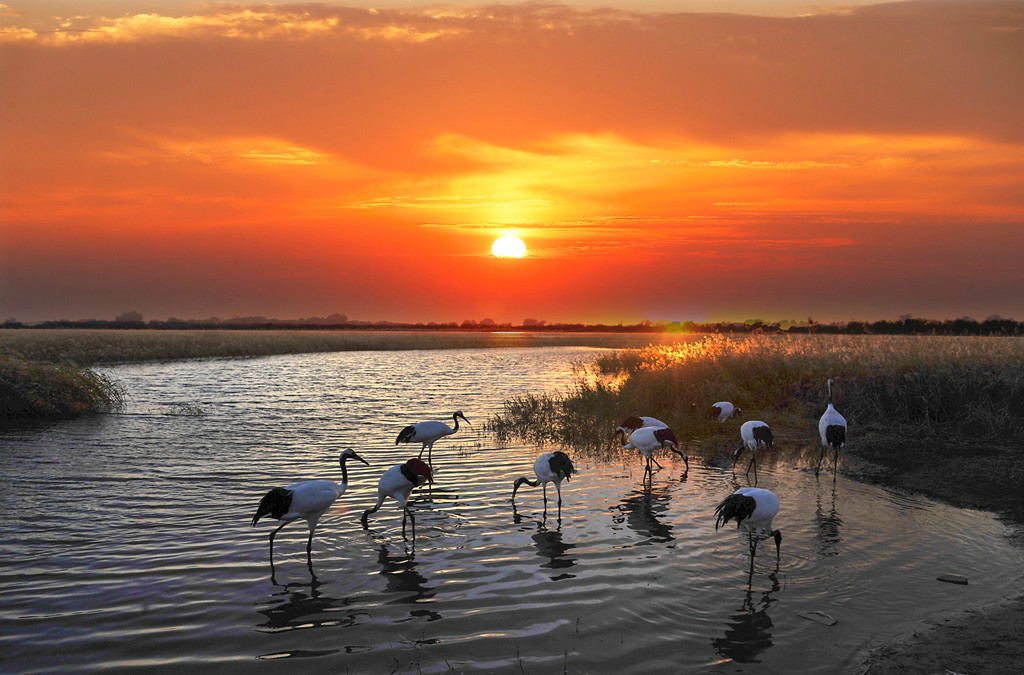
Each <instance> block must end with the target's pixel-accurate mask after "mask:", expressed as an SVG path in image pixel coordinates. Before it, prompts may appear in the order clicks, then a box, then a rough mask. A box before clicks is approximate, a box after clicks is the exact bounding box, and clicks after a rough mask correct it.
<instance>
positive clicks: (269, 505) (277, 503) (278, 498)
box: [252, 487, 292, 527]
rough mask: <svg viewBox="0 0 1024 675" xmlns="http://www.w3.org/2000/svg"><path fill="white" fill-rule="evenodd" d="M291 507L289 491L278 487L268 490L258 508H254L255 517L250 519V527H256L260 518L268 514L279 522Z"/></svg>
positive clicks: (290, 493)
mask: <svg viewBox="0 0 1024 675" xmlns="http://www.w3.org/2000/svg"><path fill="white" fill-rule="evenodd" d="M291 506H292V492H291V490H287V489H285V488H280V487H277V488H274V489H272V490H270V491H269V492H267V494H265V495H263V499H261V500H260V504H259V506H257V507H256V515H254V516H253V517H252V526H253V527H256V523H258V522H259V521H260V518H262V517H263V516H265V515H268V514H269V515H270V516H271V517H272V518H275V519H278V520H280V519H281V517H282V516H284V514H286V513H288V509H290V508H291Z"/></svg>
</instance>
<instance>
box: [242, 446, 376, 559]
mask: <svg viewBox="0 0 1024 675" xmlns="http://www.w3.org/2000/svg"><path fill="white" fill-rule="evenodd" d="M349 459H355V460H358V461H360V462H362V463H363V464H366V465H367V466H369V463H368V462H367V461H366V460H365V459H363V458H362V457H360V456H359V455H357V454H356V451H355V450H352V449H351V448H349V449H346V450H344V451H343V452H342V453H341V455H339V457H338V461H340V462H341V483H335V482H334V481H333V480H304V481H302V482H299V483H293V484H292V485H289V486H288V487H286V488H282V487H276V488H273V489H271V490H270V491H269V492H267V494H265V495H263V499H261V500H260V504H259V506H257V507H256V515H255V516H253V518H252V526H253V527H256V523H258V522H259V521H260V518H262V517H263V516H266V515H269V516H270V517H271V518H276V519H277V520H280V521H283V522H282V523H281V524H280V525H278V527H277V529H275V530H274V531H273V532H271V533H270V565H271V567H273V565H274V535H276V534H277V532H278V530H280V529H281V528H282V527H284V526H285V525H287V524H288V523H290V522H292V521H294V520H298V519H299V518H303V519H305V521H306V524H307V525H308V526H309V541H307V542H306V559H307V560H309V562H310V564H312V550H313V531H314V530H316V524H317V522H318V521H319V520H320V516H322V515H324V513H325V512H326V511H327V509H329V508H331V504H333V503H334V501H335V500H336V499H337V498H338V497H340V496H341V495H343V494H344V493H345V490H346V489H347V488H348V467H346V466H345V462H346V461H348V460H349Z"/></svg>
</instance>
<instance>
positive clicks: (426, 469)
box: [361, 457, 434, 541]
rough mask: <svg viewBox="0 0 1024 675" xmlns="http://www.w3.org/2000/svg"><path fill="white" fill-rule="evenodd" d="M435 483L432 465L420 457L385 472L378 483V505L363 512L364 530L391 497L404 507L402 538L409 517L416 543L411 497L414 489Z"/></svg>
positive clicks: (396, 465)
mask: <svg viewBox="0 0 1024 675" xmlns="http://www.w3.org/2000/svg"><path fill="white" fill-rule="evenodd" d="M433 482H434V476H433V471H432V469H431V468H430V465H428V464H427V463H426V462H424V461H423V460H422V459H419V458H418V457H413V458H412V459H410V460H409V461H408V462H406V463H404V464H395V465H394V466H393V467H391V468H390V469H388V470H387V471H385V472H384V475H382V476H381V477H380V481H379V482H378V483H377V503H376V504H375V505H374V507H373V508H372V509H367V510H366V511H364V512H363V516H362V518H361V520H362V522H363V529H364V530H365V529H366V528H368V527H369V525H368V524H367V522H366V520H367V518H369V517H370V514H371V513H376V512H377V511H379V510H380V505H381V504H383V503H384V500H385V499H387V498H388V497H391V498H392V499H394V500H395V501H396V502H398V505H399V506H401V507H402V536H403V537H404V536H405V520H406V517H408V518H409V519H410V520H412V538H413V540H414V541H415V539H416V518H415V516H413V515H412V512H411V511H410V510H409V495H410V494H411V493H412V491H413V488H417V487H420V486H421V485H425V484H426V483H433Z"/></svg>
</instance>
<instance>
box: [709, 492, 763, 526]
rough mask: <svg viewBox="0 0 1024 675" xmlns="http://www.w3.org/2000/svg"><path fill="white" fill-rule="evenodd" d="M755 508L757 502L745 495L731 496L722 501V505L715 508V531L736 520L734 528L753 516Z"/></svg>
mask: <svg viewBox="0 0 1024 675" xmlns="http://www.w3.org/2000/svg"><path fill="white" fill-rule="evenodd" d="M756 508H757V501H756V500H755V499H754V498H753V497H748V496H746V495H738V494H731V495H729V496H728V497H726V498H725V499H723V500H722V503H721V504H719V505H718V506H717V507H715V515H716V516H718V519H717V520H716V521H715V529H716V530H717V529H718V528H719V527H720V526H722V525H725V524H727V523H728V522H729V521H730V520H732V519H734V518H735V519H736V527H739V526H740V523H741V522H743V521H744V520H746V519H747V518H749V517H750V516H752V515H753V513H754V509H756Z"/></svg>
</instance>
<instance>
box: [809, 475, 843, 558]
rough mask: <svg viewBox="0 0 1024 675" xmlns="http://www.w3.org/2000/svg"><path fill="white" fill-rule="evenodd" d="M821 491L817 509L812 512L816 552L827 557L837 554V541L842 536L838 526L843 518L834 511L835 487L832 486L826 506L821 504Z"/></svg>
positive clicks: (840, 539) (839, 540)
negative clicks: (816, 541) (816, 528)
mask: <svg viewBox="0 0 1024 675" xmlns="http://www.w3.org/2000/svg"><path fill="white" fill-rule="evenodd" d="M822 501H823V500H822V497H821V491H820V490H819V491H818V503H817V509H816V510H815V512H814V520H815V521H816V522H817V524H818V533H817V535H816V538H817V540H818V553H819V554H820V555H821V556H822V557H829V556H834V555H839V542H841V541H842V537H841V536H840V535H839V528H840V526H842V524H843V519H842V518H840V517H839V512H838V511H836V488H835V485H833V486H832V499H831V500H830V503H829V504H828V507H827V508H826V507H825V506H824V505H823V504H822Z"/></svg>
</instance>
